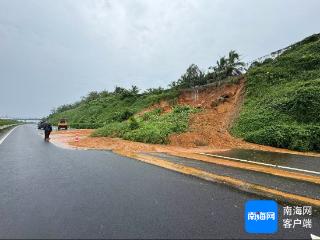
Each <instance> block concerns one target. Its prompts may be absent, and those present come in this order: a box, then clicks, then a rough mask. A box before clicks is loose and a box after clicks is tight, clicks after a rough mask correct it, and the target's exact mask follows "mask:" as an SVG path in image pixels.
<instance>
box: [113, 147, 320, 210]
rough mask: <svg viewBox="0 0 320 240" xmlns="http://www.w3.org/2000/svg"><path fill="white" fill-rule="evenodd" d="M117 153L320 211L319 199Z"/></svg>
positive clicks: (144, 157) (147, 157) (138, 156)
mask: <svg viewBox="0 0 320 240" xmlns="http://www.w3.org/2000/svg"><path fill="white" fill-rule="evenodd" d="M115 153H117V154H120V155H123V156H126V157H130V158H134V159H136V160H139V161H142V162H145V163H148V164H152V165H156V166H159V167H163V168H166V169H169V170H172V171H175V172H179V173H182V174H186V175H191V176H194V177H197V178H200V179H203V180H206V181H210V182H215V183H223V184H226V185H228V186H230V187H233V188H235V189H238V190H241V191H244V192H247V193H251V194H256V195H259V196H262V197H267V198H271V199H276V200H278V201H280V202H284V203H290V204H299V205H308V206H309V205H310V206H313V207H315V208H316V209H319V210H320V200H319V199H314V198H309V197H305V196H300V195H296V194H291V193H287V192H282V191H279V190H276V189H272V188H268V187H264V186H261V185H258V184H252V183H248V182H245V181H242V180H239V179H236V178H232V177H227V176H221V175H217V174H213V173H208V172H205V171H202V170H199V169H195V168H192V167H187V166H184V165H180V164H175V163H172V162H168V161H166V160H163V159H161V158H156V157H153V156H147V155H142V154H134V153H126V152H122V151H115Z"/></svg>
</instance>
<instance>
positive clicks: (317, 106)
mask: <svg viewBox="0 0 320 240" xmlns="http://www.w3.org/2000/svg"><path fill="white" fill-rule="evenodd" d="M231 131H232V133H233V134H234V135H235V136H238V137H243V138H244V139H245V140H247V141H249V142H254V143H259V144H264V145H270V146H275V147H281V148H289V149H294V150H301V151H307V150H314V151H319V150H320V35H313V36H311V37H308V38H306V39H305V40H303V41H301V42H299V43H297V44H294V45H293V46H292V47H291V48H290V49H289V50H286V52H284V53H283V54H282V55H280V56H279V57H277V58H276V59H275V60H273V61H267V62H266V63H264V64H262V65H260V66H256V67H252V68H251V69H249V71H248V73H247V86H246V98H245V103H244V106H243V107H242V110H241V113H240V117H239V119H238V120H237V122H236V123H235V125H234V126H233V128H232V130H231Z"/></svg>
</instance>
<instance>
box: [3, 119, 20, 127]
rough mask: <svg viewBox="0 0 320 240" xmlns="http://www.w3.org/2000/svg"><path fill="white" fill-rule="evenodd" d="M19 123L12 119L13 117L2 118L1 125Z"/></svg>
mask: <svg viewBox="0 0 320 240" xmlns="http://www.w3.org/2000/svg"><path fill="white" fill-rule="evenodd" d="M17 123H18V122H17V121H15V120H11V119H0V126H5V125H11V124H17Z"/></svg>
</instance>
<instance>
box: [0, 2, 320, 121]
mask: <svg viewBox="0 0 320 240" xmlns="http://www.w3.org/2000/svg"><path fill="white" fill-rule="evenodd" d="M319 9H320V1H318V0H314V1H312V0H308V1H303V0H301V1H294V0H282V1H281V0H247V1H246V0H242V1H239V0H233V1H231V0H230V1H228V0H221V1H220V0H219V1H218V0H217V1H214V0H194V1H193V0H185V1H182V0H181V1H180V0H140V1H135V0H114V1H113V0H63V1H62V0H54V1H48V0H41V1H40V0H35V1H32V0H0V89H1V90H0V116H1V115H2V116H4V115H8V116H12V117H15V116H19V117H27V116H32V117H33V116H35V117H38V116H39V117H41V116H45V115H47V114H48V113H49V112H50V110H51V109H52V108H54V107H57V106H59V105H61V104H64V103H71V102H74V101H76V100H79V99H80V97H81V96H84V95H86V94H87V93H88V92H89V91H93V90H97V91H101V90H104V89H107V90H113V88H114V87H115V85H118V86H123V87H130V86H131V85H133V84H134V85H137V86H138V87H139V88H140V89H146V88H150V87H158V86H162V87H166V86H167V85H168V84H169V83H170V82H172V81H174V80H177V79H178V78H179V76H180V75H181V74H182V73H183V72H184V71H185V70H186V68H187V67H188V66H189V65H190V64H191V63H195V64H197V65H198V66H199V67H200V68H202V69H206V68H207V67H209V66H211V65H214V63H215V62H216V60H217V59H218V58H219V57H221V56H223V55H225V54H226V53H227V52H228V51H229V50H231V49H235V50H237V51H238V52H239V53H240V54H241V55H242V58H243V60H245V61H249V60H252V59H255V58H257V57H260V56H262V55H265V54H267V53H270V52H272V51H274V50H277V49H280V48H282V47H285V46H287V45H289V44H291V43H293V42H296V41H299V40H301V39H303V38H304V37H306V36H308V35H310V34H313V33H317V32H320V14H319Z"/></svg>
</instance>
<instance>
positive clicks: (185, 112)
mask: <svg viewBox="0 0 320 240" xmlns="http://www.w3.org/2000/svg"><path fill="white" fill-rule="evenodd" d="M196 111H198V110H196V109H194V108H191V107H188V106H176V107H174V108H173V110H172V111H171V112H169V113H162V110H161V109H159V108H157V109H155V110H153V111H150V112H147V113H145V114H143V115H142V116H139V117H130V118H129V120H126V121H123V122H113V123H110V124H106V125H105V126H104V127H102V128H99V129H97V130H96V131H95V132H94V133H93V136H110V137H121V138H124V139H127V140H132V141H138V142H145V143H160V144H163V143H167V140H168V136H169V135H170V134H173V133H181V132H185V131H186V130H187V129H188V125H189V115H190V114H191V113H194V112H196Z"/></svg>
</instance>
